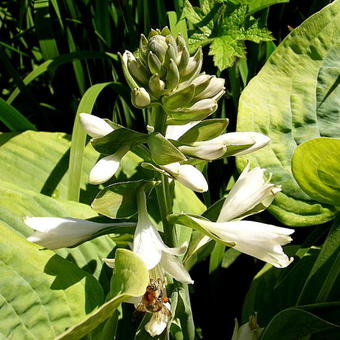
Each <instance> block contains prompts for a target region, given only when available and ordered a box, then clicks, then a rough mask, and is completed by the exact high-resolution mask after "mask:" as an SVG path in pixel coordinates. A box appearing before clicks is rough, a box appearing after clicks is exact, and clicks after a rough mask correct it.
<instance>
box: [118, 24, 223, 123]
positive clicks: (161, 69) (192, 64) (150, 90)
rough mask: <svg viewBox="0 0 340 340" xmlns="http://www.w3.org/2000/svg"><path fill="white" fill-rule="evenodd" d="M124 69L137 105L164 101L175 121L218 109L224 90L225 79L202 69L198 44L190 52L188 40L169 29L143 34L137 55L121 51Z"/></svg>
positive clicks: (166, 108) (185, 120) (197, 116)
mask: <svg viewBox="0 0 340 340" xmlns="http://www.w3.org/2000/svg"><path fill="white" fill-rule="evenodd" d="M121 60H122V64H123V71H124V75H125V77H126V80H127V82H128V84H129V86H130V88H131V90H132V91H131V101H132V104H133V105H134V106H136V107H138V108H145V107H148V106H150V105H156V104H158V105H161V106H162V107H163V109H164V111H165V112H166V113H167V114H168V116H169V118H170V119H171V120H172V121H177V122H180V123H181V124H184V123H186V122H190V121H193V120H202V119H204V118H206V117H208V116H209V115H210V114H212V113H213V112H215V111H216V110H217V101H218V99H219V98H220V97H221V96H222V95H223V94H224V79H222V78H216V77H215V76H211V75H208V74H204V73H201V74H200V72H201V67H202V61H203V55H202V50H201V48H199V49H198V50H197V51H196V52H195V54H194V55H193V56H190V54H189V51H188V48H187V46H186V42H185V40H184V39H183V38H182V37H181V35H178V36H177V38H176V39H175V38H174V37H173V36H172V34H171V32H170V30H169V29H168V28H167V27H165V28H163V30H162V31H160V30H158V29H157V30H152V31H151V32H150V34H149V36H148V38H146V37H145V36H144V35H141V38H140V43H139V49H138V53H137V54H136V55H134V54H132V53H131V52H129V51H125V52H124V54H123V55H121Z"/></svg>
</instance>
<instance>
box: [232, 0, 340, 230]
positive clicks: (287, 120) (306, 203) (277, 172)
mask: <svg viewBox="0 0 340 340" xmlns="http://www.w3.org/2000/svg"><path fill="white" fill-rule="evenodd" d="M339 20H340V1H334V2H333V3H331V4H330V5H328V6H326V7H325V8H324V9H322V10H321V11H320V12H318V13H316V14H314V15H313V16H311V17H310V18H309V19H307V20H306V21H305V22H303V23H302V25H301V26H299V27H298V28H296V29H295V30H294V31H292V32H291V34H289V35H288V36H287V37H286V39H285V40H284V41H283V42H282V43H281V44H280V45H279V46H278V47H277V49H276V50H275V51H274V52H273V53H272V55H271V56H270V58H269V59H268V61H267V63H266V64H265V66H264V67H263V68H262V70H261V71H260V72H259V74H258V75H257V76H256V77H255V78H253V79H252V80H251V81H250V82H249V84H248V86H247V87H246V88H245V90H244V91H243V93H242V95H241V97H240V104H239V114H238V122H237V130H238V131H255V132H261V133H263V134H265V135H267V136H269V137H270V138H271V139H272V142H271V144H269V145H268V146H267V147H265V148H263V149H261V150H258V151H256V152H254V153H252V154H248V155H246V156H242V157H240V158H239V159H238V163H237V164H238V167H239V169H240V170H241V169H242V168H243V167H244V166H245V164H246V162H247V160H250V161H251V163H252V164H254V165H257V166H261V167H263V168H267V169H268V171H269V172H271V173H272V174H273V176H272V182H274V183H275V184H280V185H281V186H282V192H280V193H279V194H278V195H277V196H276V198H275V200H274V202H273V203H272V205H271V207H270V208H269V211H270V212H271V213H272V214H273V215H275V216H276V217H277V218H278V219H279V220H280V221H281V222H283V223H284V224H286V225H292V226H307V225H315V224H321V223H324V222H326V221H328V220H330V219H332V218H333V217H334V211H333V209H332V208H330V207H328V206H326V205H322V204H320V203H318V202H315V201H313V200H312V199H311V197H309V196H308V195H307V194H306V193H304V192H303V191H302V190H301V189H300V187H299V186H298V184H297V183H296V181H295V180H294V178H293V175H292V172H291V159H292V156H293V153H294V150H295V148H296V146H297V145H299V144H301V143H303V142H305V141H306V140H309V139H312V138H315V137H320V136H323V137H339V136H340V119H339V104H338V103H337V101H338V100H339V99H338V98H339V91H340V86H339V84H338V80H337V76H336V74H335V70H338V71H337V74H339V69H340V58H339V55H340V48H339V46H340V45H339V35H340V26H339V25H338V24H337V23H338V21H339ZM335 56H337V57H335Z"/></svg>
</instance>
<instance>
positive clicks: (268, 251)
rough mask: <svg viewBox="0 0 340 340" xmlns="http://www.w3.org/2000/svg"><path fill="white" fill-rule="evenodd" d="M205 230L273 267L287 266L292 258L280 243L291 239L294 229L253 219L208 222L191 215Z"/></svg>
mask: <svg viewBox="0 0 340 340" xmlns="http://www.w3.org/2000/svg"><path fill="white" fill-rule="evenodd" d="M192 219H193V220H194V221H196V222H197V223H199V224H200V225H201V226H202V227H203V228H204V229H205V230H207V231H208V232H210V233H212V234H213V235H215V236H216V237H218V238H219V239H220V240H222V241H224V242H227V243H233V242H234V243H236V245H235V247H234V248H235V249H237V250H239V251H240V252H242V253H245V254H248V255H251V256H254V257H256V258H258V259H260V260H262V261H265V262H268V263H270V264H272V265H273V266H274V267H278V268H283V267H287V266H288V265H289V264H290V263H291V262H292V261H293V258H290V259H289V258H288V256H287V255H286V254H285V253H284V252H283V249H282V247H281V246H282V245H285V244H287V243H289V242H291V241H292V238H291V237H290V236H289V235H291V234H292V233H293V232H294V230H293V229H288V228H281V227H276V226H274V225H270V224H264V223H259V222H253V221H234V222H210V221H206V220H201V219H198V218H194V217H192Z"/></svg>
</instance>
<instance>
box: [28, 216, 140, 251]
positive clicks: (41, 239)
mask: <svg viewBox="0 0 340 340" xmlns="http://www.w3.org/2000/svg"><path fill="white" fill-rule="evenodd" d="M24 222H25V224H26V225H27V226H29V227H30V228H32V229H34V230H35V232H34V233H33V235H31V236H30V237H28V238H27V240H28V241H30V242H34V243H37V244H40V245H41V246H44V247H46V248H49V249H58V248H66V247H72V246H74V245H77V244H78V243H81V242H84V241H86V240H88V239H90V238H91V237H92V236H93V235H94V234H96V233H98V232H100V231H102V230H104V229H106V228H109V227H114V226H133V225H134V223H96V222H91V221H86V220H81V219H77V218H61V217H25V219H24Z"/></svg>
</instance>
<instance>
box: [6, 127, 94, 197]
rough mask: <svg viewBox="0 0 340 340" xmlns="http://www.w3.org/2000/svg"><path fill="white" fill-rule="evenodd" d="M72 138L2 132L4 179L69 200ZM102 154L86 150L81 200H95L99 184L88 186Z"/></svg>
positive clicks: (89, 149)
mask: <svg viewBox="0 0 340 340" xmlns="http://www.w3.org/2000/svg"><path fill="white" fill-rule="evenodd" d="M69 148H70V138H69V136H68V135H66V134H65V133H56V132H55V133H51V132H36V131H26V132H23V133H19V134H17V133H2V134H0V159H1V167H0V178H1V179H3V180H5V181H7V182H11V183H15V184H16V185H18V186H21V187H23V188H25V189H30V190H33V191H35V192H41V193H43V194H45V195H48V196H53V197H54V198H60V199H67V186H68V176H67V173H66V172H67V169H68V163H69V156H70V151H69ZM97 158H98V153H97V152H95V151H94V150H93V148H92V146H91V145H88V146H87V147H86V150H85V154H84V160H83V173H82V176H81V190H82V192H81V201H82V202H87V203H88V202H91V200H92V198H93V197H94V196H95V193H96V190H97V189H96V187H95V186H92V185H87V181H88V174H89V171H90V169H91V168H92V166H93V165H94V163H95V161H96V159H97Z"/></svg>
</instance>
